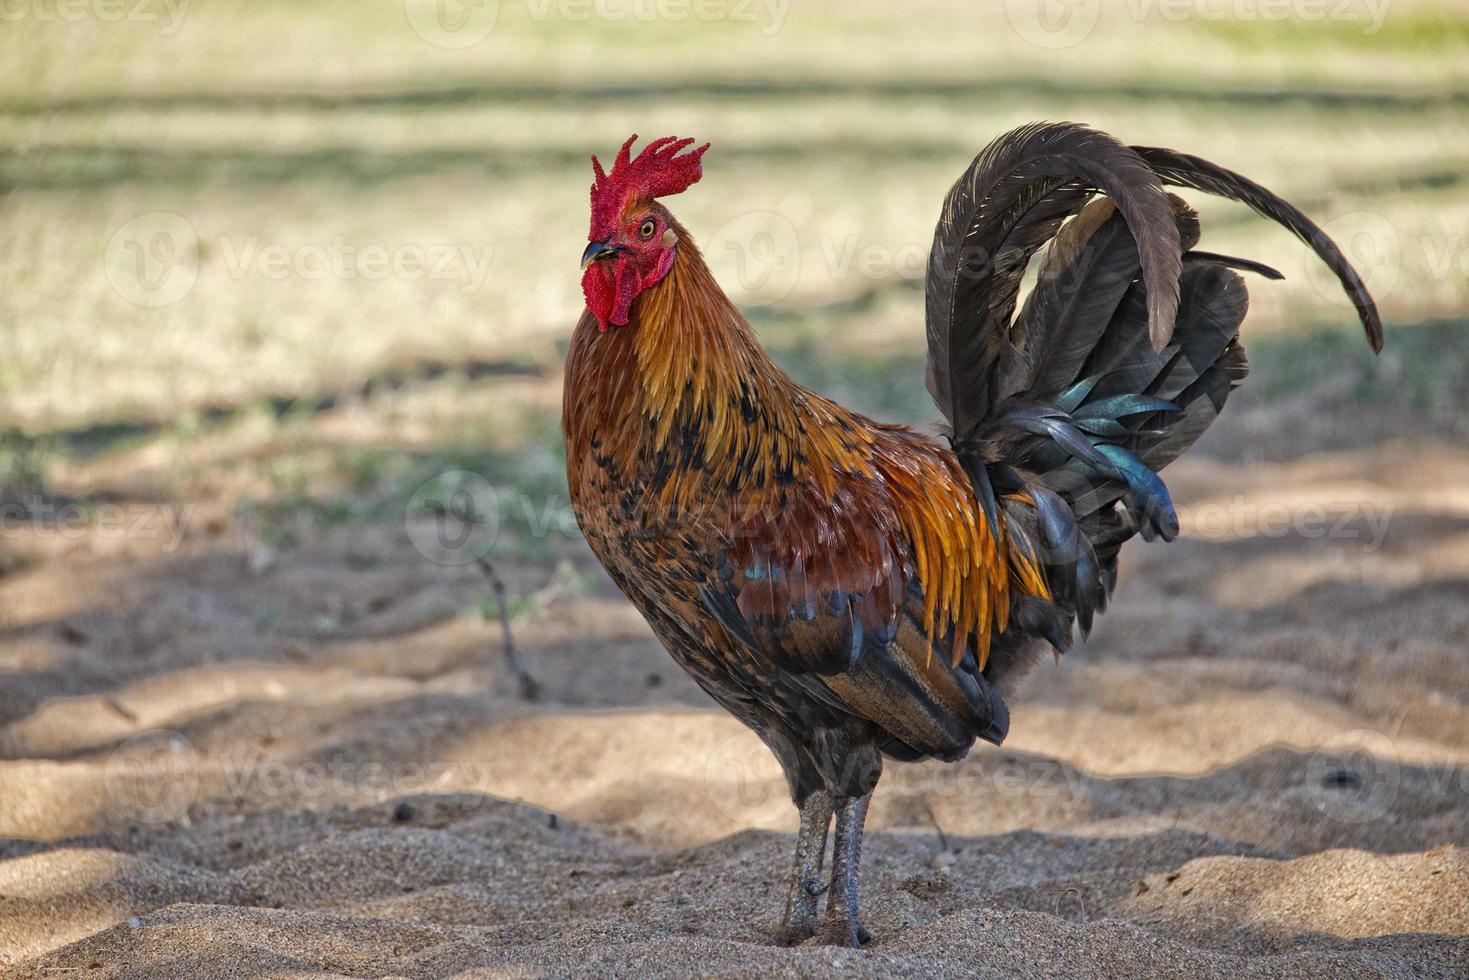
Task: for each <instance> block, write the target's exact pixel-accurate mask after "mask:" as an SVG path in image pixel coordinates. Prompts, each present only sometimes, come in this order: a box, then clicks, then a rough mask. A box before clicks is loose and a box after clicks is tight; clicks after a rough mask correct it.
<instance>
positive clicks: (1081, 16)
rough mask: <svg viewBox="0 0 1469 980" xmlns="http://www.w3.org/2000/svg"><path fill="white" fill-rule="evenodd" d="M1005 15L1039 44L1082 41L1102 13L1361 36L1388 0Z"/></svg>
mask: <svg viewBox="0 0 1469 980" xmlns="http://www.w3.org/2000/svg"><path fill="white" fill-rule="evenodd" d="M1003 2H1004V6H1005V18H1006V20H1008V21H1009V22H1010V26H1011V28H1012V29H1013V30H1014V31H1015V33H1016V34H1018V35H1019V36H1020V37H1021V38H1022V39H1024V40H1025V41H1027V42H1029V43H1030V44H1033V45H1035V46H1036V47H1038V48H1047V49H1052V50H1054V49H1059V48H1069V47H1072V46H1074V45H1076V44H1080V43H1081V42H1082V41H1085V40H1086V39H1087V38H1088V37H1090V36H1091V35H1092V32H1093V31H1095V30H1096V28H1097V25H1098V24H1099V23H1101V21H1102V19H1103V16H1104V14H1105V16H1106V17H1107V18H1108V19H1112V20H1123V21H1131V22H1134V23H1139V22H1142V21H1145V20H1150V19H1156V20H1161V21H1167V22H1172V23H1178V22H1181V21H1188V20H1198V21H1204V22H1219V21H1230V22H1235V23H1247V24H1248V23H1266V24H1277V23H1281V22H1284V21H1295V22H1299V23H1304V24H1315V23H1321V22H1334V23H1347V24H1360V25H1361V27H1362V33H1363V34H1364V35H1368V36H1370V35H1373V34H1376V33H1377V32H1378V31H1380V30H1381V29H1382V23H1383V21H1384V19H1386V17H1387V11H1388V7H1389V6H1390V5H1391V3H1392V0H1116V2H1110V0H1003Z"/></svg>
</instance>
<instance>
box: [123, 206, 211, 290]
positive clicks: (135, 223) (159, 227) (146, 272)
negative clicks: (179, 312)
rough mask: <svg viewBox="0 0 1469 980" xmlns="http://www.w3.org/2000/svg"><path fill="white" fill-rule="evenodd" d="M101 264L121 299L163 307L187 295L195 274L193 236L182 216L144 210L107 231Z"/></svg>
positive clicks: (196, 250)
mask: <svg viewBox="0 0 1469 980" xmlns="http://www.w3.org/2000/svg"><path fill="white" fill-rule="evenodd" d="M102 262H103V268H104V269H105V270H106V272H107V278H108V279H109V280H110V281H111V282H112V288H113V289H115V290H116V291H117V293H118V295H119V296H121V297H122V298H123V299H125V300H127V301H128V302H130V303H136V304H137V305H138V306H150V307H158V306H168V305H170V304H172V303H177V302H178V301H179V300H181V299H183V298H184V297H185V296H187V295H188V293H189V290H191V289H193V288H194V282H195V280H197V279H198V278H199V236H198V234H196V233H195V231H194V226H193V225H191V224H189V222H188V220H187V219H186V218H184V217H183V216H182V215H178V214H174V213H173V212H171V211H150V212H149V213H147V214H140V215H138V216H137V217H136V218H133V219H132V220H131V221H128V222H126V223H125V224H123V225H122V226H121V227H120V228H118V229H117V231H115V232H113V233H112V237H111V238H110V239H109V240H108V242H107V249H106V251H105V252H104V253H103V259H102Z"/></svg>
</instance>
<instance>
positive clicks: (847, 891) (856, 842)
mask: <svg viewBox="0 0 1469 980" xmlns="http://www.w3.org/2000/svg"><path fill="white" fill-rule="evenodd" d="M871 800H872V794H871V793H870V792H869V793H866V794H865V795H862V796H844V797H839V798H838V799H837V801H836V843H835V844H834V845H833V847H832V855H831V863H832V869H831V887H830V890H829V891H828V892H827V898H826V922H825V923H824V924H823V925H822V927H821V942H822V944H823V945H826V946H849V947H852V948H856V947H858V946H860V945H862V944H863V943H865V942H867V941H868V940H870V939H871V938H872V933H871V932H869V931H868V930H867V927H866V926H864V925H863V924H862V919H861V917H860V916H859V915H858V903H857V876H858V873H859V872H860V871H861V867H862V825H863V823H864V822H865V821H866V820H867V804H868V803H869V802H870V801H871Z"/></svg>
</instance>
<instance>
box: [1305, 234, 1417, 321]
mask: <svg viewBox="0 0 1469 980" xmlns="http://www.w3.org/2000/svg"><path fill="white" fill-rule="evenodd" d="M1321 230H1322V231H1324V232H1326V234H1327V235H1328V236H1330V237H1331V239H1332V240H1333V241H1335V242H1336V243H1337V245H1338V247H1340V248H1341V250H1342V254H1343V255H1345V256H1346V258H1347V261H1348V262H1350V263H1351V264H1352V266H1353V268H1355V269H1356V270H1357V272H1358V274H1359V275H1361V277H1362V282H1363V283H1364V284H1365V285H1366V286H1367V290H1368V292H1370V293H1371V294H1372V295H1373V296H1375V297H1376V298H1377V299H1378V301H1381V300H1383V299H1384V298H1386V297H1387V295H1388V294H1389V293H1391V292H1392V289H1393V287H1394V286H1396V285H1397V282H1398V273H1399V271H1400V269H1401V268H1402V261H1403V259H1402V255H1403V249H1402V244H1401V242H1400V240H1399V237H1398V230H1397V228H1395V227H1394V226H1393V223H1392V222H1391V221H1388V220H1387V218H1385V217H1383V216H1382V215H1380V214H1374V213H1372V212H1371V211H1353V212H1351V213H1349V214H1340V215H1337V216H1336V217H1334V218H1332V219H1331V220H1330V221H1326V222H1324V223H1323V224H1322V226H1321ZM1433 251H1434V243H1433V241H1432V240H1431V239H1429V238H1427V237H1425V238H1424V239H1423V252H1424V256H1425V258H1431V256H1432V253H1433ZM1306 277H1307V278H1308V279H1309V280H1310V282H1311V286H1312V288H1313V289H1315V290H1316V292H1317V293H1318V294H1320V295H1321V296H1322V297H1324V298H1325V299H1326V300H1327V302H1330V303H1334V304H1337V305H1338V306H1351V305H1352V299H1351V297H1350V296H1348V295H1347V293H1346V291H1345V290H1343V289H1342V286H1341V281H1340V280H1338V279H1337V278H1336V276H1335V275H1333V274H1332V272H1331V270H1330V269H1328V268H1327V266H1326V263H1324V262H1319V261H1316V260H1315V258H1314V257H1310V258H1308V260H1307V264H1306Z"/></svg>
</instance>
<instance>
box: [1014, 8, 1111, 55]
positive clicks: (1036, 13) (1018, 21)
mask: <svg viewBox="0 0 1469 980" xmlns="http://www.w3.org/2000/svg"><path fill="white" fill-rule="evenodd" d="M1101 13H1102V2H1101V0H1005V18H1006V19H1007V20H1008V21H1009V22H1010V26H1011V27H1012V28H1013V29H1014V31H1015V33H1016V34H1018V35H1020V37H1021V39H1022V40H1025V41H1028V42H1029V43H1031V44H1033V45H1035V46H1036V47H1038V48H1046V49H1048V50H1059V49H1061V48H1069V47H1072V46H1074V45H1077V44H1080V43H1081V42H1082V41H1085V40H1086V39H1087V38H1089V37H1091V34H1092V31H1094V30H1096V28H1097V21H1098V20H1099V19H1100V18H1101Z"/></svg>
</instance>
